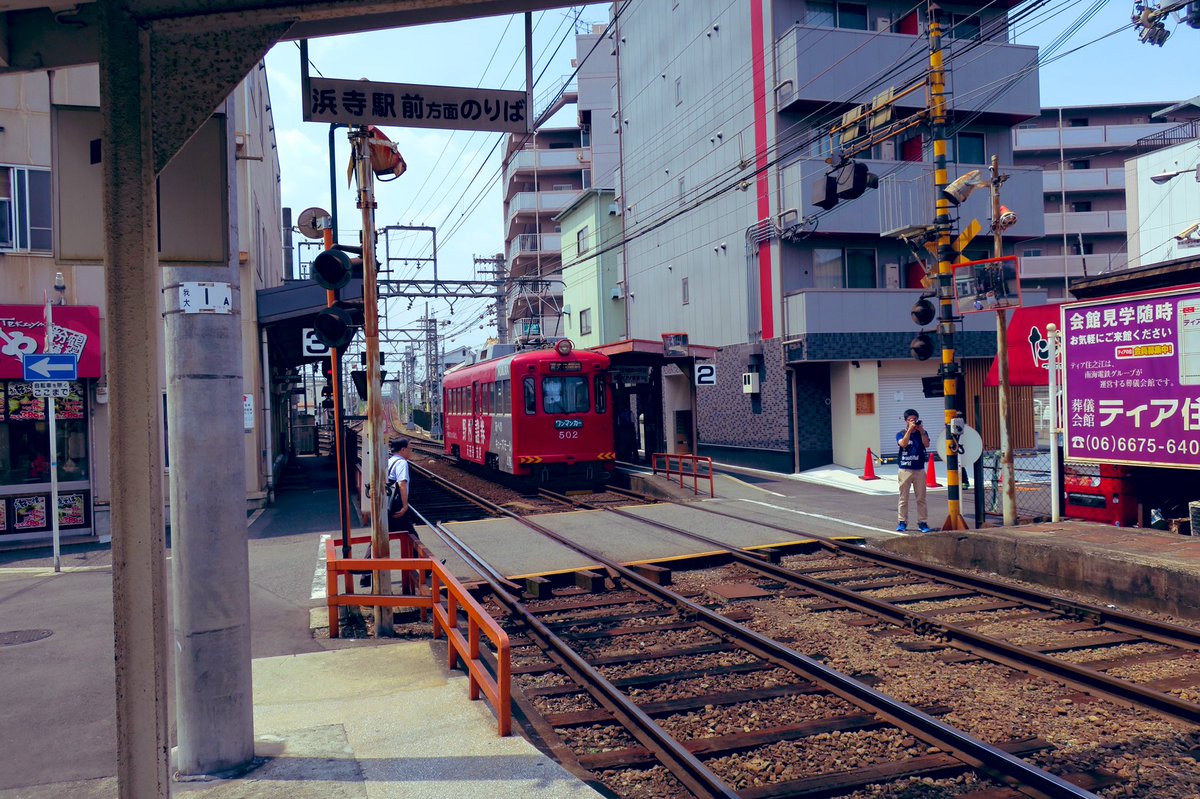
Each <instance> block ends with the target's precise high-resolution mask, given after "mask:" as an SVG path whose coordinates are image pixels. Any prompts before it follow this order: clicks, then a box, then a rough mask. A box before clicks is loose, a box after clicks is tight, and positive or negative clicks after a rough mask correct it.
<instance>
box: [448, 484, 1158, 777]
mask: <svg viewBox="0 0 1200 799" xmlns="http://www.w3.org/2000/svg"><path fill="white" fill-rule="evenodd" d="M555 498H556V499H557V500H558V501H560V502H568V503H570V504H573V505H575V506H577V507H588V506H589V505H590V503H588V502H586V501H584V500H580V499H578V498H573V497H566V496H563V495H557V496H556V497H555ZM592 507H594V506H592ZM614 512H618V513H619V512H621V511H619V510H617V511H614ZM635 518H636V517H635ZM639 521H640V522H644V521H645V520H642V519H639ZM523 523H525V524H527V525H529V526H530V527H532V528H533V529H536V530H538V531H539V532H540V533H542V534H543V535H547V536H549V537H551V538H554V539H556V540H558V541H560V542H561V543H563V544H565V545H567V546H571V547H572V548H574V549H576V550H578V551H580V552H583V553H584V554H586V555H587V556H588V557H589V558H592V559H594V560H595V561H596V562H598V563H601V564H603V566H604V569H605V573H606V574H607V577H608V581H609V582H610V583H611V585H612V590H611V591H608V592H603V593H591V594H585V593H579V594H578V595H575V596H558V597H555V598H553V599H548V600H540V601H536V602H528V603H523V602H521V601H520V600H519V599H517V598H515V597H513V596H512V592H513V589H514V586H512V584H511V583H507V581H502V580H501V579H497V578H498V575H494V574H493V575H492V576H491V577H490V578H489V581H491V582H493V591H494V599H493V600H492V601H494V602H495V603H496V606H497V610H498V611H499V615H502V616H503V617H505V618H506V619H507V621H508V623H509V625H510V627H511V629H510V634H511V635H512V636H513V646H514V648H513V652H514V669H513V672H514V674H515V675H517V679H518V681H519V683H521V685H522V688H523V691H524V695H525V697H524V700H523V701H524V703H525V704H524V707H525V708H526V710H527V712H528V715H529V719H530V723H531V724H532V726H534V727H535V728H536V729H537V730H538V732H539V735H540V737H541V738H542V740H543V742H544V743H545V745H546V746H547V748H549V749H550V750H551V751H552V752H554V753H555V755H556V756H557V757H558V758H559V760H560V761H562V762H564V763H565V764H567V765H568V766H570V767H572V768H574V769H575V770H576V771H577V772H586V773H588V774H589V775H591V778H592V779H595V780H597V781H599V782H601V783H604V784H605V785H607V786H608V787H609V789H610V790H613V791H615V792H616V793H618V794H619V795H621V796H654V797H672V796H681V797H682V796H739V797H782V796H831V797H832V796H854V797H859V796H868V795H870V796H876V795H878V796H897V797H898V796H971V797H974V798H975V799H984V798H985V797H986V799H1000V797H1015V796H1022V795H1025V796H1091V795H1092V794H1091V793H1089V791H1088V789H1089V788H1100V787H1103V786H1105V785H1109V784H1112V783H1113V782H1119V781H1120V779H1119V778H1117V777H1114V776H1113V775H1112V774H1109V773H1106V772H1105V771H1104V770H1103V769H1097V768H1093V767H1090V766H1089V764H1086V763H1085V764H1082V765H1081V768H1079V769H1076V770H1074V772H1072V770H1071V769H1070V768H1066V769H1064V770H1063V773H1064V774H1065V776H1067V777H1069V779H1063V778H1059V777H1053V776H1051V775H1049V774H1046V773H1045V772H1042V771H1040V770H1039V769H1036V768H1033V767H1032V766H1030V765H1029V764H1028V763H1025V762H1024V761H1023V760H1021V757H1037V756H1040V755H1044V754H1045V753H1046V752H1048V751H1049V750H1051V749H1052V747H1050V746H1049V744H1047V743H1046V742H1045V741H1042V740H1039V739H1037V738H1036V737H1032V736H1025V737H1015V738H1011V739H1006V740H1000V741H994V742H993V743H991V744H988V743H983V742H982V741H980V740H978V739H976V738H973V737H972V736H970V735H966V734H965V733H962V732H961V731H960V730H957V729H955V728H953V727H951V726H950V725H947V724H943V723H942V722H940V721H938V717H939V716H941V715H943V714H945V713H946V712H947V710H948V709H947V708H946V707H945V706H941V705H939V704H938V703H936V702H930V703H925V705H924V707H921V708H914V707H910V706H909V705H907V704H905V703H903V702H899V701H897V700H896V699H894V698H891V697H888V696H886V695H884V694H882V693H880V692H879V691H876V690H875V689H873V688H872V687H871V685H870V683H871V681H872V680H871V678H870V675H865V676H863V679H854V678H853V677H850V676H847V675H845V674H842V673H839V672H837V671H835V670H833V669H831V668H829V667H828V666H826V665H824V664H823V663H821V662H820V661H819V660H817V659H814V658H812V657H807V656H805V655H803V654H801V653H800V652H798V651H795V649H793V648H791V647H789V646H786V645H785V644H783V643H781V642H780V641H778V640H775V639H773V638H771V637H769V636H766V635H763V634H761V633H758V632H755V631H754V629H753V628H752V625H753V622H754V620H755V611H754V610H752V609H751V607H748V606H747V605H746V604H745V603H746V602H747V601H749V600H752V599H755V598H758V597H764V598H767V599H768V601H769V599H770V598H773V597H775V596H776V595H780V594H789V595H790V598H793V599H795V598H801V599H804V600H808V601H815V602H816V603H817V604H818V605H821V604H824V605H829V606H831V607H830V608H829V610H833V607H832V605H833V602H832V600H827V599H826V598H825V596H824V595H823V594H821V593H819V592H810V591H809V589H810V588H812V586H802V585H800V584H798V583H791V582H790V581H784V580H783V579H781V578H782V575H781V574H778V573H773V572H770V571H769V570H767V571H762V570H759V569H760V567H762V566H764V565H765V566H772V564H767V563H764V561H763V560H762V559H761V557H754V556H749V558H750V560H749V561H746V562H743V561H740V560H738V559H736V558H735V559H734V562H733V563H732V564H731V566H730V568H734V569H738V570H741V572H743V573H742V574H740V575H732V577H733V578H734V579H733V581H732V582H731V581H729V580H728V577H729V576H727V577H726V578H723V579H726V582H725V583H724V584H725V585H734V586H736V588H735V590H734V594H733V598H734V599H736V600H739V601H737V602H728V603H713V602H712V601H711V598H712V597H711V595H709V594H706V593H705V591H704V590H703V589H702V588H691V589H685V590H684V591H672V590H671V589H669V588H667V587H666V586H662V585H657V584H656V582H655V580H653V579H648V578H647V577H646V576H644V575H643V574H642V573H640V572H639V571H637V570H630V569H625V568H624V567H622V566H620V564H616V563H613V562H611V561H607V560H606V559H604V558H603V557H601V556H600V555H598V554H597V553H594V552H587V551H586V550H584V549H582V548H580V547H578V546H576V545H574V544H573V543H571V542H569V541H567V540H566V539H563V538H561V537H560V536H558V535H556V534H554V533H553V532H552V531H550V530H547V529H545V528H542V527H541V526H539V525H537V524H536V523H535V522H532V521H531V520H528V519H524V520H523ZM755 523H758V522H755ZM442 530H443V532H448V531H445V530H444V528H442ZM788 532H789V534H791V535H794V534H795V531H791V530H789V531H788ZM459 543H460V544H461V542H459ZM716 543H717V544H718V546H719V547H721V548H725V549H728V547H727V546H726V545H724V544H721V543H720V542H716ZM836 544H837V542H831V545H832V546H833V549H831V550H828V551H834V550H837V551H838V552H839V553H840V550H838V548H837V546H836ZM851 549H852V548H851ZM472 554H473V553H472ZM818 554H822V555H824V554H826V553H825V551H822V552H820V553H818ZM849 554H852V553H847V555H849ZM468 560H469V561H471V562H473V563H476V564H477V567H478V568H479V569H480V570H481V571H482V572H484V573H486V572H487V570H488V567H487V566H486V564H483V563H482V562H481V561H480V560H479V559H478V558H477V557H473V556H472V557H468ZM822 565H827V564H822ZM893 565H894V564H893ZM650 573H651V574H653V573H654V572H653V571H652V570H651V572H650ZM796 574H799V572H796ZM658 577H659V578H660V579H661V577H662V575H661V574H659V575H658ZM809 579H811V578H809ZM756 580H757V581H758V583H757V584H754V581H756ZM893 587H895V586H893ZM739 593H740V594H742V595H741V596H738V594H739ZM926 593H928V592H926ZM706 596H707V597H709V600H710V601H704V598H705V597H706ZM926 601H928V600H926ZM888 604H891V603H888ZM714 607H715V608H716V609H715V610H714ZM838 608H839V609H840V610H843V611H845V610H846V606H845V605H839V606H838ZM818 612H820V611H819V609H818ZM853 615H854V616H856V617H857V619H858V624H859V625H860V626H865V625H866V624H870V625H871V626H872V627H879V628H881V629H882V628H888V627H891V628H893V629H897V630H900V631H901V632H902V633H903V634H905V635H910V636H912V637H913V638H914V639H928V637H929V636H928V632H927V631H922V630H915V629H911V628H909V627H908V626H907V622H906V623H905V626H900V625H899V624H898V623H897V622H895V621H892V619H890V618H887V619H884V618H881V617H879V616H871V615H869V614H867V613H865V612H863V611H862V610H860V609H858V608H855V609H854V614H853ZM1160 632H1162V631H1161V630H1160ZM937 640H938V643H937V644H936V647H937V648H938V649H942V648H947V649H948V648H949V646H948V645H947V644H946V643H945V642H944V641H942V639H937ZM955 651H957V650H955ZM1038 654H1043V653H1038ZM980 657H981V655H979V654H977V653H974V652H968V651H963V652H962V658H961V659H959V660H957V661H954V660H951V661H948V662H947V665H952V664H953V663H955V662H960V663H961V662H966V661H968V660H978V659H979V658H980ZM995 659H996V658H994V657H993V660H995ZM1000 662H1003V661H1000ZM1006 665H1009V666H1010V667H1012V668H1021V669H1022V670H1026V671H1028V670H1029V669H1028V668H1027V667H1026V666H1025V665H1024V664H1021V665H1017V664H1006ZM1045 673H1046V672H1043V674H1045ZM1052 676H1053V675H1052ZM1056 680H1058V681H1059V682H1061V681H1063V678H1062V677H1061V676H1059V677H1056ZM1067 682H1068V683H1069V682H1070V681H1067ZM1126 701H1128V702H1130V703H1131V704H1137V705H1139V706H1145V704H1144V703H1143V702H1141V697H1136V698H1132V699H1126ZM1160 704H1161V703H1160ZM1156 709H1158V710H1160V712H1162V708H1161V707H1158V706H1156ZM917 782H920V783H921V785H937V786H939V790H942V791H947V792H930V793H921V792H919V791H920V790H923V789H921V788H914V789H913V790H917V791H918V792H917V793H905V791H907V790H908V787H906V786H910V787H911V786H913V785H916V783H917ZM881 784H884V785H887V786H890V787H888V788H885V789H883V791H884V792H882V793H879V792H878V791H876V792H874V793H872V792H870V791H874V790H875V789H874V788H868V786H879V785H881ZM931 790H932V789H931ZM864 791H866V792H865V793H864ZM888 791H892V792H891V793H889V792H888ZM1130 795H1137V794H1130Z"/></svg>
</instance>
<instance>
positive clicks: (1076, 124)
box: [1068, 117, 1088, 128]
mask: <svg viewBox="0 0 1200 799" xmlns="http://www.w3.org/2000/svg"><path fill="white" fill-rule="evenodd" d="M1068 124H1069V125H1070V126H1071V127H1073V128H1086V127H1087V126H1088V121H1087V117H1074V118H1072V119H1071V121H1070V122H1069V123H1068Z"/></svg>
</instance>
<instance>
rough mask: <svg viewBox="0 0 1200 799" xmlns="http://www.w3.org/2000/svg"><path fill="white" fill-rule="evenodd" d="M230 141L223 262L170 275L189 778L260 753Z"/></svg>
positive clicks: (176, 530)
mask: <svg viewBox="0 0 1200 799" xmlns="http://www.w3.org/2000/svg"><path fill="white" fill-rule="evenodd" d="M230 110H232V109H230ZM229 118H230V119H231V120H232V119H233V116H232V114H231V115H230V117H229ZM227 146H230V151H229V153H228V159H227V177H228V184H229V217H228V219H227V220H226V224H227V225H229V227H230V231H229V234H230V235H229V241H230V244H231V246H230V250H231V252H230V253H229V254H228V262H227V263H226V264H225V265H223V266H219V267H212V266H171V267H166V268H164V270H163V285H164V286H165V287H166V288H165V289H164V297H163V299H164V308H165V310H166V314H165V319H166V358H167V364H166V365H167V416H168V418H169V419H170V421H171V423H170V425H169V435H170V451H171V453H172V458H171V608H172V619H173V625H172V638H173V640H172V644H173V649H174V653H175V701H176V707H175V723H176V729H177V738H178V746H177V748H176V751H175V768H176V769H177V770H178V772H179V773H180V774H184V775H197V774H216V773H220V772H223V771H228V770H231V769H236V768H238V767H240V766H243V765H246V764H247V763H249V762H250V761H251V760H252V759H253V757H254V718H253V714H254V706H253V695H252V687H251V674H250V589H249V582H250V567H249V555H248V552H247V549H246V461H245V458H244V457H243V451H244V449H245V446H246V444H245V437H246V435H247V434H246V432H245V431H244V427H243V414H242V388H243V379H242V378H243V375H242V371H243V370H242V320H241V315H240V313H239V311H240V309H241V308H242V303H241V302H240V300H239V296H238V294H239V290H240V282H241V281H240V274H241V273H240V268H239V264H238V250H239V249H240V248H239V245H238V237H237V228H236V222H234V220H236V219H237V217H238V211H237V201H238V193H237V190H236V185H237V184H236V173H235V169H236V166H235V164H236V162H235V158H234V153H233V151H232V145H227ZM184 281H214V282H217V283H228V284H229V285H230V291H231V293H232V303H231V311H232V312H231V313H228V314H221V313H215V314H210V313H204V314H200V313H191V314H188V313H180V305H179V290H178V288H174V287H176V286H178V285H179V284H180V283H181V282H184Z"/></svg>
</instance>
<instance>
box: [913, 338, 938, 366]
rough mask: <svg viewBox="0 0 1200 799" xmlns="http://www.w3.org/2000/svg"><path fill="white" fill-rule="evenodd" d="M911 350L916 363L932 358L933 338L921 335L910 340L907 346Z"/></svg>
mask: <svg viewBox="0 0 1200 799" xmlns="http://www.w3.org/2000/svg"><path fill="white" fill-rule="evenodd" d="M909 347H910V349H911V350H912V356H913V357H914V358H916V359H917V360H918V361H928V360H929V359H930V358H932V357H933V337H932V336H930V335H929V334H928V333H921V334H919V335H918V336H917V337H916V338H914V339H913V340H912V344H910V345H909Z"/></svg>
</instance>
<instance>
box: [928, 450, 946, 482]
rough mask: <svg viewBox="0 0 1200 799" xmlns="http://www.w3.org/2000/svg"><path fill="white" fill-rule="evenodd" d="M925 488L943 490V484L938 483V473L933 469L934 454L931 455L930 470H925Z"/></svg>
mask: <svg viewBox="0 0 1200 799" xmlns="http://www.w3.org/2000/svg"><path fill="white" fill-rule="evenodd" d="M925 487H926V488H941V487H942V484H941V483H939V482H938V481H937V472H936V471H934V468H933V453H932V452H931V453H929V468H928V469H926V470H925Z"/></svg>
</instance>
